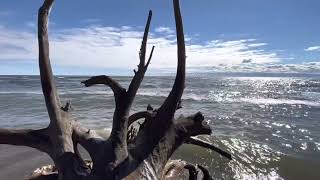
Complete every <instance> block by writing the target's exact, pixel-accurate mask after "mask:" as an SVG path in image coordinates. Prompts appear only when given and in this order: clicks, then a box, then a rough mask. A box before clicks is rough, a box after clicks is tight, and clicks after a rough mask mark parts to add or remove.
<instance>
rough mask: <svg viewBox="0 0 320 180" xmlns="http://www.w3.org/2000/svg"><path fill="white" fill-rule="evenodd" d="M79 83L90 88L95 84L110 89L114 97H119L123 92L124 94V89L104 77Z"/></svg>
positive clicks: (109, 78)
mask: <svg viewBox="0 0 320 180" xmlns="http://www.w3.org/2000/svg"><path fill="white" fill-rule="evenodd" d="M81 83H83V84H84V85H85V86H86V87H90V86H93V85H97V84H104V85H106V86H109V87H110V88H111V89H112V91H113V93H114V95H115V96H119V95H121V94H122V93H123V92H125V89H124V88H123V87H122V86H121V85H120V84H119V83H118V82H117V81H116V80H114V79H112V78H111V77H109V76H105V75H101V76H93V77H91V78H90V79H88V80H85V81H82V82H81Z"/></svg>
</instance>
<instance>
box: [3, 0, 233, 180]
mask: <svg viewBox="0 0 320 180" xmlns="http://www.w3.org/2000/svg"><path fill="white" fill-rule="evenodd" d="M53 2H54V0H44V3H43V5H42V6H41V8H40V9H39V12H38V42H39V69H40V79H41V86H42V91H43V96H44V99H45V103H46V108H47V111H48V115H49V119H50V123H49V125H48V127H46V128H43V129H40V130H7V129H0V144H10V145H17V146H28V147H32V148H35V149H38V150H40V151H43V152H45V153H47V154H48V155H49V156H50V157H51V158H52V160H53V162H54V166H50V168H49V169H46V170H44V171H43V172H41V171H40V173H36V174H34V176H33V177H32V178H31V179H33V180H36V179H37V180H40V179H43V180H75V179H79V180H103V179H166V177H167V175H169V174H168V173H170V178H174V177H178V174H177V172H179V171H181V169H183V170H184V171H185V172H188V173H189V179H190V180H196V179H198V172H200V171H199V170H201V172H202V174H203V179H204V180H207V179H212V178H211V177H210V174H209V171H208V170H207V169H206V168H204V167H203V166H200V165H198V166H197V167H196V166H195V165H192V164H190V163H186V162H184V161H171V160H170V157H171V155H172V154H173V153H174V151H176V150H177V149H178V148H179V147H180V146H181V145H182V144H183V143H189V144H194V145H198V146H201V147H204V148H208V149H212V150H214V151H216V152H218V153H219V154H221V155H223V156H225V157H227V158H228V159H231V155H230V154H229V153H227V152H225V151H223V150H221V149H219V148H217V147H215V146H214V145H212V144H210V143H208V142H205V141H202V140H199V139H196V138H193V137H194V136H197V135H209V134H211V128H210V127H209V126H208V125H207V124H206V123H205V120H204V116H203V115H202V114H201V113H200V112H198V113H196V114H194V115H191V116H188V117H183V116H182V117H180V118H177V119H175V118H174V115H175V112H176V110H177V109H180V108H182V106H181V96H182V94H183V91H184V88H185V68H186V49H185V40H184V32H183V23H182V16H181V12H180V4H179V0H173V6H174V17H175V22H176V34H177V46H178V49H177V59H178V65H177V73H176V77H175V81H174V84H173V87H172V89H171V91H170V93H169V95H168V97H167V98H166V99H165V101H164V102H163V104H162V105H161V106H160V108H153V107H152V106H151V105H148V106H147V110H146V111H141V112H136V113H134V114H131V115H130V110H131V106H132V104H133V101H134V99H135V97H136V94H137V92H138V89H139V88H140V85H141V83H142V80H143V78H144V76H145V73H146V71H147V68H148V66H149V65H150V62H151V59H152V56H153V53H154V49H155V47H154V46H153V47H152V48H151V51H150V55H149V57H148V59H147V60H146V52H147V42H148V34H149V30H150V24H151V19H152V11H149V14H148V19H147V22H146V26H145V30H144V34H143V38H142V43H141V47H140V52H139V65H138V69H137V70H134V76H133V77H132V80H131V82H130V84H129V87H128V89H125V88H123V87H122V86H121V85H120V84H119V83H118V82H117V81H116V80H114V79H112V78H111V77H109V76H105V75H101V76H93V77H91V78H89V79H88V80H85V81H82V83H83V84H84V85H85V86H86V87H90V86H93V85H98V84H100V85H106V86H108V87H110V88H111V90H112V91H113V93H114V97H115V102H116V103H115V110H114V114H113V123H112V130H111V135H110V137H108V138H102V137H101V136H99V135H98V133H96V132H95V131H94V130H90V129H87V128H85V127H83V126H82V125H81V124H80V123H79V122H77V121H75V120H73V119H72V118H70V116H71V115H70V114H69V111H70V108H71V103H70V102H67V103H66V105H65V106H61V101H60V98H59V95H58V91H57V88H56V85H55V81H54V76H53V73H52V68H51V64H50V56H49V38H48V18H49V13H50V10H51V8H52V5H53ZM139 120H143V122H142V123H140V121H139ZM137 121H138V122H139V128H135V127H133V126H131V125H132V124H133V123H134V122H137ZM79 145H81V146H82V147H83V148H84V149H85V150H86V151H87V152H88V153H89V155H90V157H91V159H92V161H90V162H88V161H86V160H84V159H83V157H82V156H81V154H80V153H79V150H78V146H79Z"/></svg>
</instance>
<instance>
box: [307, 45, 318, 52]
mask: <svg viewBox="0 0 320 180" xmlns="http://www.w3.org/2000/svg"><path fill="white" fill-rule="evenodd" d="M304 50H305V51H319V52H320V46H311V47H308V48H306V49H304Z"/></svg>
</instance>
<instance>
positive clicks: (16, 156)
mask: <svg viewBox="0 0 320 180" xmlns="http://www.w3.org/2000/svg"><path fill="white" fill-rule="evenodd" d="M51 163H52V161H51V159H50V158H49V157H48V155H46V154H45V153H43V152H40V151H37V150H35V149H32V148H27V147H17V146H9V145H0V179H2V180H5V179H11V180H20V179H21V180H22V179H25V178H26V177H27V176H28V175H30V173H31V172H32V171H33V170H35V169H36V168H38V167H40V166H43V165H46V164H51Z"/></svg>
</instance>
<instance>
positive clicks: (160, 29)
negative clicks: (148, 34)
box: [155, 26, 174, 34]
mask: <svg viewBox="0 0 320 180" xmlns="http://www.w3.org/2000/svg"><path fill="white" fill-rule="evenodd" d="M155 32H158V33H167V34H173V33H174V31H173V30H172V29H171V28H169V27H164V26H160V27H157V28H155Z"/></svg>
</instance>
